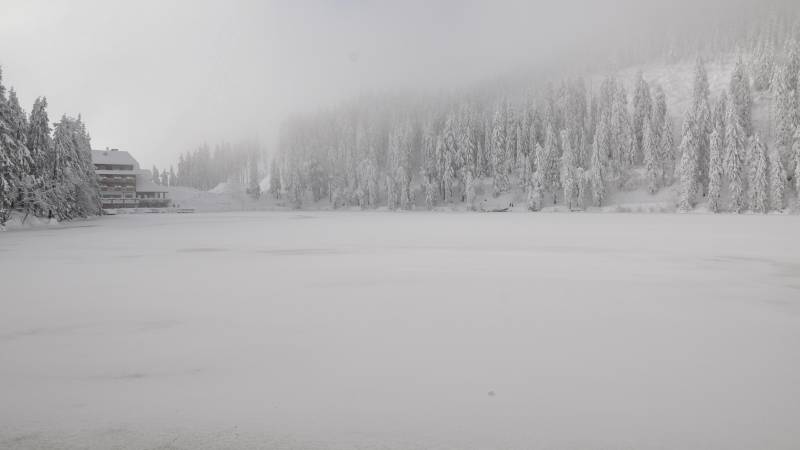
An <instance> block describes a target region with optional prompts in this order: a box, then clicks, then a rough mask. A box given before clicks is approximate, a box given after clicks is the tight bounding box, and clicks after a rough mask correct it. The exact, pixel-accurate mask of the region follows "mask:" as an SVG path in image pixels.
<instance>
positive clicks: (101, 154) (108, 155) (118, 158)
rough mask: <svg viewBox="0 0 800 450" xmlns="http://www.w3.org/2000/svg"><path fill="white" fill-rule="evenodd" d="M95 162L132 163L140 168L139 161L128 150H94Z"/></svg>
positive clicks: (93, 160)
mask: <svg viewBox="0 0 800 450" xmlns="http://www.w3.org/2000/svg"><path fill="white" fill-rule="evenodd" d="M92 163H93V164H109V165H131V166H133V168H134V169H136V170H138V169H139V163H138V162H137V161H136V159H134V158H133V156H131V154H130V153H128V152H126V151H119V150H92Z"/></svg>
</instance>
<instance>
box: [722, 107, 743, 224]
mask: <svg viewBox="0 0 800 450" xmlns="http://www.w3.org/2000/svg"><path fill="white" fill-rule="evenodd" d="M724 142H725V175H726V177H727V179H728V183H729V186H730V191H731V205H730V210H731V211H734V212H737V213H741V212H743V211H744V210H745V209H747V200H746V196H745V192H746V183H747V182H746V177H745V152H746V150H745V149H746V137H745V133H744V130H743V129H742V126H741V124H740V122H739V120H738V116H737V114H736V108H735V107H734V106H733V104H730V103H729V104H728V115H727V120H726V121H725V141H724Z"/></svg>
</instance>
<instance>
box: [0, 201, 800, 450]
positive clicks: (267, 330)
mask: <svg viewBox="0 0 800 450" xmlns="http://www.w3.org/2000/svg"><path fill="white" fill-rule="evenodd" d="M0 285H1V286H0V311H2V312H1V313H0V448H14V449H17V448H21V449H26V448H37V449H51V448H52V449H72V448H92V449H112V448H120V449H121V448H126V449H127V448H136V449H145V448H147V449H150V448H161V449H220V448H228V449H234V448H267V449H273V448H274V449H295V448H296V449H307V448H311V449H332V448H335V449H353V448H358V449H373V448H374V449H500V448H503V449H516V448H520V449H522V448H525V449H576V450H577V449H611V448H614V449H631V450H633V449H638V450H641V449H698V450H699V449H704V450H709V449H754V448H763V449H772V450H775V449H797V448H799V447H800V432H798V421H800V217H798V216H749V215H748V216H706V215H623V214H603V215H600V214H444V213H438V214H437V213H434V214H427V213H405V214H404V213H380V212H373V213H351V212H347V213H316V212H313V213H312V212H298V213H228V214H197V215H142V216H117V217H107V218H103V219H99V220H93V221H89V222H79V223H74V224H71V225H68V226H64V227H61V228H58V229H48V230H38V231H12V232H7V233H3V234H0Z"/></svg>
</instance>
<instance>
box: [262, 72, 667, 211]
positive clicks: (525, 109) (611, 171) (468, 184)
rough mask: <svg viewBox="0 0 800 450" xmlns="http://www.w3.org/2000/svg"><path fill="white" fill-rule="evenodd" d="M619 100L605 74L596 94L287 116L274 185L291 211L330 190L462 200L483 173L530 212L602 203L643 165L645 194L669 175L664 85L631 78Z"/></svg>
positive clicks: (343, 200)
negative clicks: (516, 191)
mask: <svg viewBox="0 0 800 450" xmlns="http://www.w3.org/2000/svg"><path fill="white" fill-rule="evenodd" d="M628 98H629V95H628V92H627V90H626V88H625V87H624V86H623V84H622V83H621V82H619V81H618V80H616V79H615V78H613V77H609V78H607V79H605V80H604V81H603V82H602V84H601V86H600V88H599V90H598V92H597V93H593V92H589V90H588V89H587V87H586V84H585V83H584V82H583V80H580V79H577V80H570V81H565V82H563V83H561V84H560V85H559V86H558V87H557V88H553V87H548V88H547V89H546V90H545V91H544V92H543V93H542V95H541V97H539V98H534V97H532V96H531V97H526V98H524V99H521V100H519V101H517V102H516V103H515V102H514V101H513V100H510V99H507V98H501V99H500V100H499V101H497V102H495V103H491V102H490V101H485V100H483V99H480V98H476V97H470V96H466V97H465V98H457V99H450V98H446V99H443V100H442V101H436V100H434V101H427V102H426V101H418V102H411V103H408V102H403V101H402V100H398V101H397V102H396V103H394V104H387V103H381V102H380V101H373V102H362V103H358V104H355V105H353V106H349V107H346V108H342V109H340V110H336V111H333V112H327V113H320V114H317V115H316V116H313V117H302V118H295V119H293V120H292V121H290V122H288V123H287V125H286V126H285V129H284V131H283V133H282V138H281V143H280V148H281V153H280V154H279V157H278V160H276V161H275V162H274V163H273V174H272V182H273V185H272V188H273V192H275V193H282V194H285V195H287V196H288V199H289V200H290V201H291V202H292V203H293V204H294V205H296V206H300V205H302V203H303V202H304V201H305V200H306V199H307V197H308V200H311V201H318V200H320V199H323V198H326V197H327V198H328V199H329V200H330V201H331V203H332V204H333V206H334V207H346V206H360V207H363V208H374V207H377V206H381V205H387V206H389V207H390V208H401V209H411V208H412V207H414V206H415V205H419V204H424V205H425V206H426V207H428V208H432V207H434V206H435V205H437V204H442V203H451V202H461V201H466V202H467V203H468V204H471V203H472V200H473V199H474V197H475V194H476V185H477V182H478V180H480V179H484V178H485V179H490V180H491V189H492V191H493V193H494V195H499V194H501V193H504V192H508V191H510V190H512V189H513V188H521V189H525V190H526V191H527V192H528V203H529V206H530V208H531V209H533V210H538V209H540V208H541V207H543V206H544V205H545V204H546V203H556V202H558V201H561V202H563V203H565V204H568V205H570V206H572V207H583V206H585V205H587V204H592V203H593V204H597V205H602V204H603V202H604V199H605V197H606V187H607V186H608V185H610V184H616V185H620V186H621V185H623V184H625V182H626V181H627V179H628V178H629V177H630V171H629V169H631V168H633V167H636V166H641V165H642V164H644V163H645V162H647V167H648V171H649V172H648V176H649V178H650V179H651V183H652V189H653V190H656V189H658V188H659V187H661V186H664V185H666V184H667V183H669V182H671V180H672V174H673V171H674V165H675V149H674V145H673V141H672V127H671V123H670V119H669V114H668V113H667V101H666V95H665V94H664V91H663V90H662V89H661V88H660V87H659V86H651V85H650V84H649V83H648V82H647V81H646V80H644V78H643V77H642V76H641V75H640V76H639V78H638V81H637V84H636V87H635V89H634V93H633V99H632V102H629V100H628Z"/></svg>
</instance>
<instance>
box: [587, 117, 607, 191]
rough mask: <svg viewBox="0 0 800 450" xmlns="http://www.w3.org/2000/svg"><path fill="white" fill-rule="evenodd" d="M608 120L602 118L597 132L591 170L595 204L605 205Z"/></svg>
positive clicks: (590, 176)
mask: <svg viewBox="0 0 800 450" xmlns="http://www.w3.org/2000/svg"><path fill="white" fill-rule="evenodd" d="M605 128H606V121H605V119H600V123H599V125H598V126H597V131H596V132H595V138H594V144H593V146H592V160H591V166H590V170H589V179H590V183H589V184H590V186H591V191H592V200H593V201H594V204H595V206H603V200H604V199H605V197H606V185H605V171H606V168H605V161H606V158H607V157H608V149H607V147H608V142H607V140H608V139H607V138H606V137H605V136H607V133H606V129H605Z"/></svg>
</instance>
